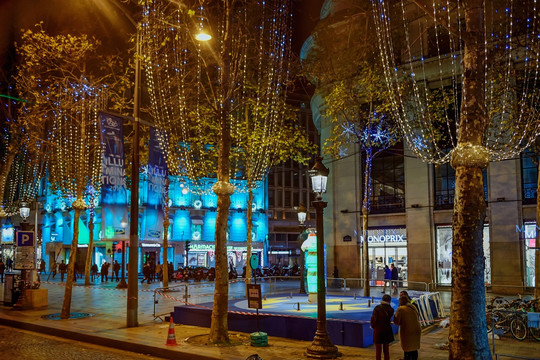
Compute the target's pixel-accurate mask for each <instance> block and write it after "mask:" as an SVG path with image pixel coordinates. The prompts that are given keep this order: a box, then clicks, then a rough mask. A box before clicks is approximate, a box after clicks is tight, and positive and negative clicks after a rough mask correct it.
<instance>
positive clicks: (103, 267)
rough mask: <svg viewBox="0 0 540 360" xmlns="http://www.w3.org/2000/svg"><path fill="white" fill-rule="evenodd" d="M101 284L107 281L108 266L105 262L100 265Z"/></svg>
mask: <svg viewBox="0 0 540 360" xmlns="http://www.w3.org/2000/svg"><path fill="white" fill-rule="evenodd" d="M100 272H101V282H103V281H107V282H108V281H109V266H108V263H107V262H106V261H105V262H104V263H103V264H101V271H100Z"/></svg>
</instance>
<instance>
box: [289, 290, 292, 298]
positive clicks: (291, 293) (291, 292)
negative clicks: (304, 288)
mask: <svg viewBox="0 0 540 360" xmlns="http://www.w3.org/2000/svg"><path fill="white" fill-rule="evenodd" d="M289 297H290V298H291V299H292V291H291V294H290V295H289Z"/></svg>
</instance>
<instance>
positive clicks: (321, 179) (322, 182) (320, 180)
mask: <svg viewBox="0 0 540 360" xmlns="http://www.w3.org/2000/svg"><path fill="white" fill-rule="evenodd" d="M329 172H330V171H329V170H328V168H327V167H325V166H324V165H323V163H322V158H321V157H317V158H316V159H315V165H313V168H311V170H310V172H309V176H310V177H311V185H312V188H313V192H315V193H316V194H317V199H318V200H321V199H322V194H323V193H325V192H326V180H327V179H328V174H329Z"/></svg>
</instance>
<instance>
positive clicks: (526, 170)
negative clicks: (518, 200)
mask: <svg viewBox="0 0 540 360" xmlns="http://www.w3.org/2000/svg"><path fill="white" fill-rule="evenodd" d="M531 156H532V153H531V152H529V151H528V152H525V153H523V154H521V182H522V184H521V185H522V186H521V188H522V190H521V191H522V195H521V196H522V199H523V204H536V188H537V181H538V166H536V164H535V163H534V161H533V159H532V158H531Z"/></svg>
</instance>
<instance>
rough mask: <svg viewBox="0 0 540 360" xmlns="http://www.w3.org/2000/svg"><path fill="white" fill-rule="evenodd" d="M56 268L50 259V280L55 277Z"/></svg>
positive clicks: (53, 260) (53, 261)
mask: <svg viewBox="0 0 540 360" xmlns="http://www.w3.org/2000/svg"><path fill="white" fill-rule="evenodd" d="M57 268H58V265H57V264H56V260H55V259H52V262H51V270H50V273H49V275H50V274H52V278H53V279H54V277H55V276H56V269H57Z"/></svg>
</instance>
